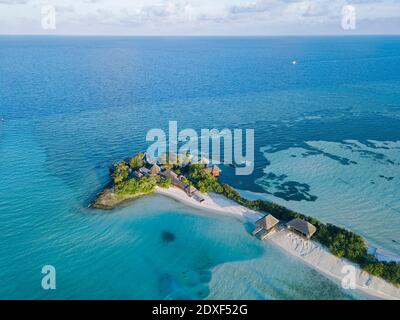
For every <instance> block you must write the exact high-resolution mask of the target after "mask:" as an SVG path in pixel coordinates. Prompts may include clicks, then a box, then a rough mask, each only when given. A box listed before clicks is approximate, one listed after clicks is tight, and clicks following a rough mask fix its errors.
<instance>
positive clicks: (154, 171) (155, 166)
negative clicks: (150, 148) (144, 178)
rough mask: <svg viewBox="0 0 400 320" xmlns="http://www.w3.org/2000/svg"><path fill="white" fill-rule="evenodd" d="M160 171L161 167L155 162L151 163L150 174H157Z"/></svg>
mask: <svg viewBox="0 0 400 320" xmlns="http://www.w3.org/2000/svg"><path fill="white" fill-rule="evenodd" d="M160 172H161V168H160V167H159V166H158V165H157V164H153V166H152V167H151V169H150V174H152V175H157V174H159V173H160Z"/></svg>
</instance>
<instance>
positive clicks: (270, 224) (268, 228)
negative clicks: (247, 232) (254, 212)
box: [253, 214, 279, 240]
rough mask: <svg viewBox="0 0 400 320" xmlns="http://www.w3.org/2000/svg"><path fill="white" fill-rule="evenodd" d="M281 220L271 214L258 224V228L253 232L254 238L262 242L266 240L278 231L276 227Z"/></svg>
mask: <svg viewBox="0 0 400 320" xmlns="http://www.w3.org/2000/svg"><path fill="white" fill-rule="evenodd" d="M278 223H279V220H278V219H277V218H275V217H274V216H273V215H271V214H269V215H267V216H265V217H263V218H261V219H260V220H258V221H257V222H256V228H255V229H254V231H253V236H255V237H258V238H260V239H261V240H264V239H266V237H267V236H268V235H269V234H271V233H272V232H275V231H276V226H277V224H278Z"/></svg>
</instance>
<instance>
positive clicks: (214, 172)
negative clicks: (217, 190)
mask: <svg viewBox="0 0 400 320" xmlns="http://www.w3.org/2000/svg"><path fill="white" fill-rule="evenodd" d="M220 173H221V169H220V168H219V167H218V166H217V165H216V164H214V165H213V167H212V169H211V174H212V175H213V176H214V177H219V174H220Z"/></svg>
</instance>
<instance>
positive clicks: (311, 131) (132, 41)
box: [0, 37, 400, 299]
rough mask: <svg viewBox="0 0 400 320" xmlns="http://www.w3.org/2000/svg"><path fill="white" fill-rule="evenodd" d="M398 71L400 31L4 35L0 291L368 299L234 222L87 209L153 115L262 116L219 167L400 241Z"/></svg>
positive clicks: (144, 204)
mask: <svg viewBox="0 0 400 320" xmlns="http://www.w3.org/2000/svg"><path fill="white" fill-rule="evenodd" d="M294 59H296V60H299V61H300V64H299V65H297V66H295V67H294V66H293V65H292V64H291V61H292V60H294ZM399 69H400V38H397V37H382V38H376V37H370V38H365V37H360V38H251V39H241V38H232V39H224V38H212V39H210V38H200V39H191V38H178V39H175V38H164V39H162V38H159V39H158V38H152V39H146V38H140V39H138V38H73V37H55V38H46V37H37V38H33V37H0V118H4V121H0V177H1V183H0V298H24V299H31V298H53V299H60V298H72V299H78V298H99V299H103V298H114V299H117V298H126V299H152V298H161V299H173V298H185V299H186V298H187V299H192V298H208V299H218V298H236V299H240V298H250V299H302V298H304V299H319V298H326V299H353V298H356V299H358V298H365V297H363V296H360V295H359V294H358V293H351V292H345V291H343V290H342V289H341V288H340V286H338V285H337V284H336V283H334V282H332V281H331V280H329V279H327V278H325V277H324V276H322V275H320V274H318V273H316V272H315V271H313V270H311V269H310V268H308V267H307V266H305V265H303V264H302V263H300V262H299V261H297V260H295V259H293V258H291V257H288V256H287V255H286V254H285V253H283V252H281V251H279V250H277V249H275V248H274V247H272V246H271V245H270V244H268V243H260V242H259V241H257V240H255V239H253V238H252V237H251V236H250V235H249V233H248V230H246V227H245V226H244V225H243V224H242V223H241V222H239V221H237V220H235V219H233V218H230V217H224V216H213V215H207V214H206V213H201V212H196V211H193V210H192V209H189V208H186V207H183V206H182V205H180V204H178V203H176V202H174V201H172V200H168V199H165V198H161V197H146V198H144V199H141V200H139V201H136V202H135V203H133V204H131V205H129V206H125V207H123V208H120V209H118V210H115V211H113V212H98V211H94V210H90V209H88V208H87V205H88V203H89V202H90V200H91V199H93V197H94V195H95V194H96V193H97V192H98V191H99V190H100V189H101V188H102V187H103V186H104V184H105V183H106V182H107V179H108V167H109V165H110V163H112V162H113V161H115V160H119V159H121V158H124V157H126V156H128V155H131V154H134V153H136V152H138V151H140V150H143V149H144V148H145V147H146V143H145V141H144V140H145V134H146V132H147V130H148V129H150V128H157V127H161V128H165V127H167V125H168V120H177V121H178V125H179V127H180V128H186V127H193V128H195V129H199V128H212V127H217V128H219V129H222V128H224V127H229V128H236V127H239V128H254V129H255V132H256V161H255V165H256V170H255V172H254V174H253V175H252V176H249V177H244V178H243V179H240V180H238V179H236V177H234V176H233V175H232V172H231V171H230V168H223V174H222V177H221V178H222V179H223V180H224V181H227V182H229V183H231V184H233V185H234V186H235V187H237V188H240V189H243V190H248V191H250V192H258V193H260V192H261V193H263V195H264V196H265V197H268V198H273V199H274V200H276V201H277V202H282V203H285V204H287V205H288V206H289V207H293V208H300V209H302V210H303V211H305V212H306V213H309V214H311V215H314V216H316V217H319V218H321V219H322V220H324V221H327V222H334V223H338V224H340V225H344V226H347V227H350V228H351V229H353V230H356V231H357V232H359V233H361V234H363V235H364V236H365V237H366V238H367V239H368V241H369V242H371V243H372V244H374V245H376V246H380V247H383V248H386V249H389V250H391V251H393V252H397V253H400V249H399V245H398V244H397V242H400V239H399V234H400V218H399V214H398V210H399V209H400V205H399V202H398V199H399V197H398V196H397V195H398V192H397V190H398V186H399V169H398V168H399V160H398V159H399V154H398V148H399V146H398V141H400V133H399V128H400V119H399V116H400V112H399V110H400V109H399V106H400V97H399V96H398V92H399V89H400V76H399V75H400V70H399ZM271 173H273V175H271ZM277 177H278V178H277ZM279 177H281V178H279ZM372 182H373V183H372ZM372 217H373V218H374V219H375V221H377V223H378V227H377V226H376V225H371V223H370V221H371V218H372ZM396 241H397V242H396ZM47 264H51V265H54V266H55V267H56V270H57V289H56V290H55V291H51V292H48V291H44V290H43V289H41V286H40V283H41V277H42V274H41V273H40V271H41V268H42V266H43V265H47Z"/></svg>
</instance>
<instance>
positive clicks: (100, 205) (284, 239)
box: [91, 153, 400, 299]
mask: <svg viewBox="0 0 400 320" xmlns="http://www.w3.org/2000/svg"><path fill="white" fill-rule="evenodd" d="M220 173H221V170H220V168H219V167H218V166H217V165H212V164H210V161H209V160H208V159H204V158H202V159H201V160H200V161H198V162H196V163H193V162H192V157H191V156H190V154H184V155H182V154H179V155H175V154H172V155H171V154H170V155H169V156H167V155H166V154H164V155H162V156H161V157H160V158H158V159H157V161H153V160H151V159H149V158H148V156H147V155H146V154H145V153H139V154H137V155H135V156H134V157H132V158H130V159H126V160H123V161H121V162H119V163H115V164H113V165H112V167H111V168H110V174H111V181H110V183H109V184H108V185H107V187H106V188H105V189H104V190H103V191H102V192H101V193H100V194H99V195H98V196H97V198H96V199H95V201H94V202H93V203H92V205H91V207H92V208H97V209H103V210H112V209H114V208H116V207H117V206H118V205H120V204H122V203H124V202H125V201H128V200H132V199H135V198H138V197H141V196H144V195H148V194H152V193H154V192H157V193H159V194H162V195H165V196H168V197H171V198H174V199H176V200H179V201H181V202H184V203H186V204H188V205H191V206H195V207H198V208H203V209H205V210H211V211H220V212H224V213H228V214H240V215H241V216H242V217H243V219H244V220H246V221H247V222H249V223H251V224H252V225H253V226H254V231H253V235H254V236H255V237H257V238H259V239H261V240H267V239H269V241H271V242H272V243H274V244H276V245H277V246H279V247H281V248H282V249H284V250H285V251H287V252H288V253H290V254H292V255H295V256H297V257H298V258H300V259H302V260H303V261H305V262H306V263H308V264H310V265H311V266H312V267H314V268H315V269H316V270H318V271H321V272H322V273H325V274H327V275H329V276H331V277H333V278H335V279H336V280H339V281H340V280H341V279H342V278H343V276H344V275H343V267H345V266H348V265H349V264H350V265H353V266H354V267H355V268H357V283H356V287H357V289H360V290H363V291H365V292H367V293H368V294H371V295H373V296H376V297H381V298H385V299H386V298H388V299H391V298H394V299H400V289H399V286H400V264H399V263H398V262H395V261H381V260H379V259H378V258H377V257H376V256H375V255H373V254H371V253H369V250H368V247H367V244H366V241H365V240H364V238H362V237H361V236H359V235H357V234H355V233H353V232H351V231H348V230H346V229H344V228H341V227H338V226H335V225H333V224H325V223H323V222H321V221H319V220H317V219H315V218H312V217H308V216H305V215H303V214H301V213H298V212H295V211H292V210H290V209H288V208H285V207H283V206H280V205H278V204H275V203H272V202H269V201H265V200H249V199H245V198H243V197H242V196H241V194H240V193H239V192H238V191H236V190H235V189H234V188H233V187H231V186H229V185H228V184H222V183H220V181H219V176H220Z"/></svg>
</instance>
